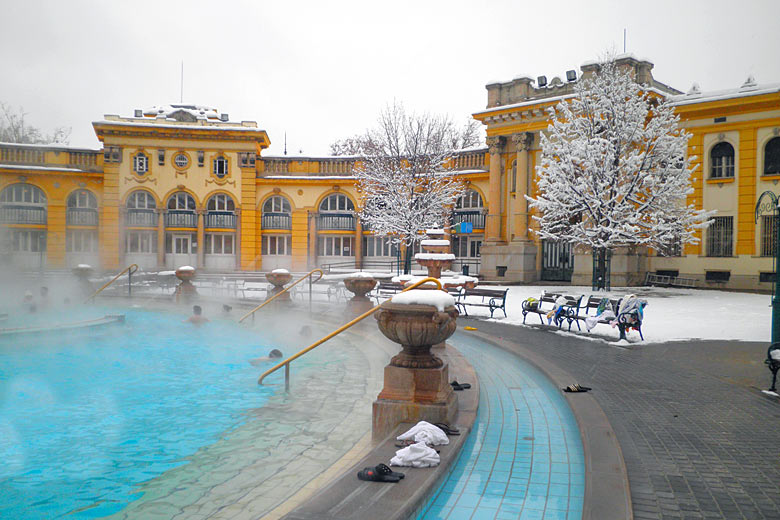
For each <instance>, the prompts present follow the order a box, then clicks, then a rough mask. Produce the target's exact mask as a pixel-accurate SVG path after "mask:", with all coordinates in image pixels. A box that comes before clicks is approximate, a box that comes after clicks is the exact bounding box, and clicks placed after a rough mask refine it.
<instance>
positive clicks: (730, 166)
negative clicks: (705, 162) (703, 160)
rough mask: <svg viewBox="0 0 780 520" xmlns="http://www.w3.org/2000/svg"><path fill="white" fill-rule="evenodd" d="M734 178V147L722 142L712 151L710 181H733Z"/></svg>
mask: <svg viewBox="0 0 780 520" xmlns="http://www.w3.org/2000/svg"><path fill="white" fill-rule="evenodd" d="M733 177H734V147H733V146H731V145H730V144H729V143H727V142H725V141H724V142H720V143H718V144H716V145H715V146H713V147H712V150H710V179H731V178H733Z"/></svg>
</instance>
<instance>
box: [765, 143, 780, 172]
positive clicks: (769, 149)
mask: <svg viewBox="0 0 780 520" xmlns="http://www.w3.org/2000/svg"><path fill="white" fill-rule="evenodd" d="M764 175H780V137H773V138H772V139H770V140H769V142H767V143H766V146H764Z"/></svg>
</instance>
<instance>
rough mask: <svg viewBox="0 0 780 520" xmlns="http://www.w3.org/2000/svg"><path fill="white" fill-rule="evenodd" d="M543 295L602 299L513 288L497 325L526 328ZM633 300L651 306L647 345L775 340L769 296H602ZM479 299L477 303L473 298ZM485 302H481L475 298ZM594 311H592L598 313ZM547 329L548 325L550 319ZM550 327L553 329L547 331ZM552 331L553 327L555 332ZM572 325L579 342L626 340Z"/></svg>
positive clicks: (475, 310)
mask: <svg viewBox="0 0 780 520" xmlns="http://www.w3.org/2000/svg"><path fill="white" fill-rule="evenodd" d="M483 288H491V289H493V288H495V289H506V288H507V287H497V286H483ZM543 290H546V291H548V292H562V293H564V294H572V295H577V296H579V295H580V294H584V295H586V297H587V296H588V295H591V294H596V293H595V292H594V291H592V290H591V288H590V287H582V286H580V287H576V286H553V285H550V286H539V285H524V286H512V287H509V294H508V295H507V301H506V308H507V316H508V317H507V318H504V316H503V313H502V312H501V311H500V310H497V311H495V312H494V313H493V321H496V322H502V323H509V324H512V325H519V326H524V325H523V313H522V306H521V304H522V302H523V300H525V299H526V298H528V297H534V298H539V295H540V294H541V292H542V291H543ZM627 294H636V295H637V296H638V297H639V298H642V299H644V300H647V303H648V305H647V307H645V314H644V322H643V323H642V334H643V335H644V337H645V343H663V342H669V341H679V340H690V339H723V340H738V341H764V342H767V343H769V341H770V338H771V314H772V309H771V307H770V303H771V298H772V297H771V296H770V295H767V294H752V293H737V292H726V291H704V290H700V289H675V288H660V287H628V288H613V290H612V291H611V292H609V293H603V292H600V293H598V295H599V296H605V297H612V298H620V297H623V296H625V295H627ZM471 298H474V297H471ZM475 299H476V300H477V301H479V298H475ZM592 312H593V311H591V313H592ZM468 313H469V315H475V316H480V317H488V318H489V317H490V310H489V309H487V308H485V307H469V308H468ZM543 319H544V322H545V324H546V323H547V319H546V318H544V317H543ZM529 325H535V326H537V327H538V326H539V325H540V324H539V316H538V315H537V314H530V313H529V314H528V317H527V318H526V325H525V326H529ZM545 327H547V325H545ZM550 328H552V326H550ZM567 329H568V324H566V323H565V322H564V325H563V328H562V329H561V331H560V332H558V333H559V334H574V335H576V336H578V337H590V338H592V339H594V340H596V341H616V340H617V339H618V337H619V336H620V333H619V332H618V329H617V327H615V328H611V327H609V326H608V325H597V326H596V327H595V328H594V329H593V330H592V331H591V332H590V333H588V332H585V327H584V326H582V329H583V330H582V332H580V331H577V326H576V325H575V324H572V332H571V333H569V332H566V330H567ZM627 337H628V340H629V342H630V343H636V342H639V341H640V339H639V334H638V333H637V332H635V331H630V332H629V333H628V334H627Z"/></svg>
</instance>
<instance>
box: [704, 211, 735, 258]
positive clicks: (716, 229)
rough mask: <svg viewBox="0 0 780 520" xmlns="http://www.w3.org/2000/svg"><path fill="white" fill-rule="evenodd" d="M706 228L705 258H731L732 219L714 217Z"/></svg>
mask: <svg viewBox="0 0 780 520" xmlns="http://www.w3.org/2000/svg"><path fill="white" fill-rule="evenodd" d="M712 220H713V222H712V224H710V227H709V228H707V256H733V251H734V247H733V243H732V242H733V240H732V238H733V235H734V217H715V218H714V219H712Z"/></svg>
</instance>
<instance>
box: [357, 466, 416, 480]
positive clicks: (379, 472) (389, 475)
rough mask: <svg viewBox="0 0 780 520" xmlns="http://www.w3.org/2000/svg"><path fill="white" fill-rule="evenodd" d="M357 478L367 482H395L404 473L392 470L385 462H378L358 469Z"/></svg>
mask: <svg viewBox="0 0 780 520" xmlns="http://www.w3.org/2000/svg"><path fill="white" fill-rule="evenodd" d="M357 476H358V479H360V480H367V481H369V482H391V483H393V484H395V483H396V482H399V481H400V480H401V479H402V478H404V477H405V476H406V475H404V474H403V473H399V472H397V471H393V470H392V469H390V467H389V466H388V465H387V464H378V465H376V466H374V467H373V468H363V469H362V470H360V471H358V474H357Z"/></svg>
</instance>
